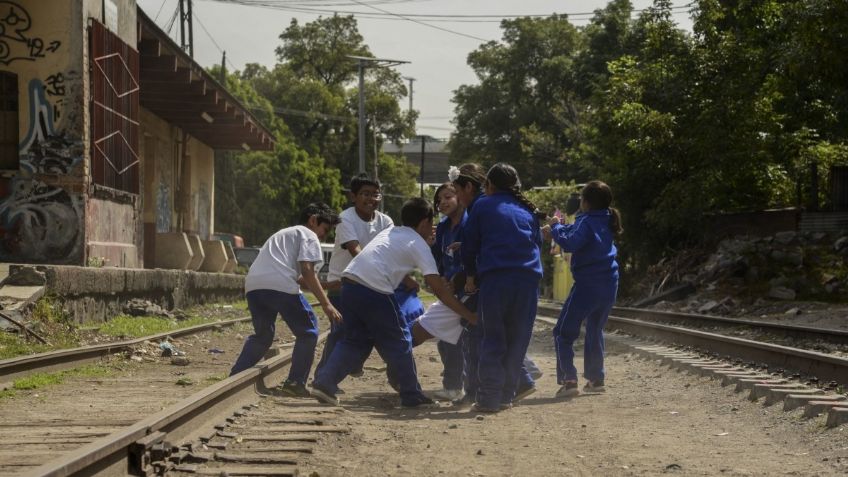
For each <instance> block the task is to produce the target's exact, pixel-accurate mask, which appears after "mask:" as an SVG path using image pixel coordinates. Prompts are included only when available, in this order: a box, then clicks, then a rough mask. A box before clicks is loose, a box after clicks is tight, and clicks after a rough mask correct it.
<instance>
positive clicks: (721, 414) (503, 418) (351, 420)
mask: <svg viewBox="0 0 848 477" xmlns="http://www.w3.org/2000/svg"><path fill="white" fill-rule="evenodd" d="M580 352H582V350H578V353H580ZM607 352H608V359H607V372H608V378H607V387H608V391H607V393H606V394H599V395H584V396H580V397H578V398H575V399H572V400H556V399H554V398H553V396H554V393H555V392H556V390H557V388H558V386H557V384H556V379H555V359H556V358H555V354H554V350H553V346H552V342H551V338H550V327H548V326H547V325H544V324H541V323H538V324H537V329H536V333H535V336H534V341H533V343H532V345H531V350H530V353H529V354H530V355H531V356H532V357H533V358H534V359H535V361H536V362H537V364H538V365H539V366H540V368H541V369H542V370H543V371H544V372H545V376H544V377H542V378H541V379H540V380H539V382H538V383H537V386H538V389H539V391H538V392H537V393H536V394H534V395H532V396H530V397H529V398H527V399H526V400H525V401H523V402H522V403H521V405H520V406H517V407H515V408H513V409H511V410H508V411H504V412H501V413H499V414H496V415H480V414H478V413H475V412H472V411H470V410H467V409H464V410H457V409H456V408H452V407H450V406H449V405H447V404H442V406H443V407H440V408H438V409H431V410H421V411H411V410H402V409H399V408H398V407H397V406H398V400H397V398H396V397H395V396H396V395H394V394H393V393H392V392H391V389H390V388H389V387H388V384H386V382H385V376H384V372H383V371H382V368H383V363H382V362H381V361H379V358H375V357H372V358H371V360H370V362H369V363H368V365H369V367H368V368H366V373H365V375H364V376H363V377H361V378H348V379H347V380H345V381H344V382H343V383H342V384H341V386H342V387H343V389H344V390H345V391H346V394H343V395H340V398H341V400H342V406H343V407H344V408H345V409H346V410H347V411H348V412H346V413H344V417H343V418H341V419H342V421H344V422H345V423H346V424H347V425H349V426H350V427H351V429H352V431H351V433H349V434H345V435H338V436H329V437H326V438H325V440H324V441H323V442H322V443H321V445H319V446H318V449H317V450H316V453H315V454H314V455H313V456H311V457H310V459H309V460H308V461H307V462H306V463H305V464H302V465H301V470H302V471H303V475H311V476H314V477H326V476H336V475H339V476H340V475H414V476H429V475H433V476H437V475H460V476H501V475H520V476H527V475H534V476H535V475H538V476H552V475H657V474H669V473H677V474H680V475H841V474H844V473H845V472H846V471H848V431H846V430H845V429H844V428H836V429H827V428H825V427H824V420H823V418H821V417H820V418H817V419H813V420H805V419H802V418H801V417H800V414H798V413H785V412H783V410H782V408H781V406H774V407H770V408H766V407H763V405H762V404H760V403H751V402H749V401H747V400H746V399H745V395H743V394H735V393H734V392H733V390H732V389H731V388H723V387H721V386H720V385H719V383H718V382H717V381H711V380H709V379H707V378H697V377H693V376H689V375H686V374H681V373H678V372H676V371H672V370H670V369H669V368H667V367H661V366H659V365H658V364H657V363H655V362H649V361H645V360H641V359H637V358H636V356H635V355H631V354H630V352H629V348H627V347H626V346H625V345H622V344H616V343H615V341H614V340H613V339H611V340H610V341H608V348H607ZM416 363H417V365H418V371H419V378H420V380H421V382H422V386H423V387H424V389H425V390H430V391H432V390H436V389H438V388H440V387H441V386H440V383H441V381H440V376H439V374H440V371H441V364H440V363H439V362H438V358H437V352H436V347H435V346H434V345H433V344H431V343H428V344H425V345H424V346H422V347H419V348H417V349H416ZM577 365H578V369H579V368H580V367H581V366H582V363H581V362H580V360H578V364H577ZM581 386H582V383H581ZM339 424H342V422H339Z"/></svg>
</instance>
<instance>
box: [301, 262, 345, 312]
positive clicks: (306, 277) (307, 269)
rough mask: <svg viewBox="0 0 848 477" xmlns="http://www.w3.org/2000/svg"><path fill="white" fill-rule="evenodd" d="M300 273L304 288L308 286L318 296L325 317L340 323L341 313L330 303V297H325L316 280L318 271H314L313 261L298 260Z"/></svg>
mask: <svg viewBox="0 0 848 477" xmlns="http://www.w3.org/2000/svg"><path fill="white" fill-rule="evenodd" d="M300 274H301V275H302V276H303V281H304V283H305V284H306V288H308V289H309V291H311V292H312V294H314V295H315V297H316V298H318V303H320V304H321V308H322V309H323V310H324V313H325V314H326V315H327V318H329V319H330V321H332V322H333V323H341V321H342V315H341V313H339V311H338V310H336V307H334V306H333V304H332V303H330V299H329V298H327V294H326V293H324V289H323V288H322V287H321V282H320V281H319V280H318V273H316V272H315V263H313V262H300Z"/></svg>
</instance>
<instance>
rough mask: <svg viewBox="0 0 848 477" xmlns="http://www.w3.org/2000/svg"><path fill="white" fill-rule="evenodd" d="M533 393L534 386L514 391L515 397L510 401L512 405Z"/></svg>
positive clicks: (534, 390)
mask: <svg viewBox="0 0 848 477" xmlns="http://www.w3.org/2000/svg"><path fill="white" fill-rule="evenodd" d="M535 392H536V386H528V387H526V388H523V389H519V390H517V391H515V397H514V398H513V399H512V403H513V404H515V403H517V402H518V401H521V400H522V399H524V398H526V397H527V396H529V395H531V394H533V393H535Z"/></svg>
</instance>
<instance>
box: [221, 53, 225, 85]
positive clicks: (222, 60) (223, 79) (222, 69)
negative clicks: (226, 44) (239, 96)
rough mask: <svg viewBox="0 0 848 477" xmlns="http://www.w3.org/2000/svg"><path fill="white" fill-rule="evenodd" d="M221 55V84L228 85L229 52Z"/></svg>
mask: <svg viewBox="0 0 848 477" xmlns="http://www.w3.org/2000/svg"><path fill="white" fill-rule="evenodd" d="M223 53H224V54H223V55H222V56H221V81H220V82H221V85H223V86H225V87H226V86H227V52H226V51H224V52H223Z"/></svg>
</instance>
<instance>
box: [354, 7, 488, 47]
mask: <svg viewBox="0 0 848 477" xmlns="http://www.w3.org/2000/svg"><path fill="white" fill-rule="evenodd" d="M353 1H354V2H355V3H357V4H358V5H361V6H363V7H368V8H371V9H373V10H377V11H378V12H383V13H385V14H388V15H394V16H396V17H398V18H403V19H404V20H408V21H411V22H412V23H417V24H419V25H424V26H426V27H430V28H434V29H436V30H441V31H444V32H447V33H451V34H454V35H458V36H464V37H466V38H471V39H472V40H477V41H483V42H487V41H489V40H487V39H485V38H480V37H479V36H474V35H469V34H467V33H462V32H459V31H455V30H450V29H447V28H443V27H440V26H437V25H431V24H429V23H424V22H422V21H420V20H416V19H414V18H410V17H405V16H403V15H401V14H399V13H393V12H390V11H388V10H383V9H382V8H379V7H375V6H373V5H369V4H366V3H364V2H360V1H359V0H353Z"/></svg>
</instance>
